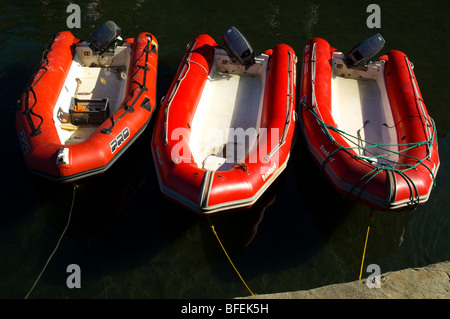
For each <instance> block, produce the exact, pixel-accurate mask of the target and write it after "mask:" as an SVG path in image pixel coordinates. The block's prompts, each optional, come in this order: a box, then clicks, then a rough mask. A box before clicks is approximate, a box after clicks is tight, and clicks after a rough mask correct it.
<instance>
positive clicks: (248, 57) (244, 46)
mask: <svg viewBox="0 0 450 319" xmlns="http://www.w3.org/2000/svg"><path fill="white" fill-rule="evenodd" d="M223 40H224V41H225V45H226V46H227V48H228V50H229V51H230V53H231V55H232V57H233V58H234V59H235V60H237V61H238V62H239V63H240V64H242V65H245V67H246V69H248V68H249V67H250V66H251V65H252V64H254V63H255V54H254V52H253V49H252V47H251V46H250V43H249V42H248V41H247V39H246V38H245V37H244V36H243V35H242V33H241V32H239V30H238V29H236V27H234V26H232V27H231V28H229V29H228V30H227V31H225V32H224V33H223Z"/></svg>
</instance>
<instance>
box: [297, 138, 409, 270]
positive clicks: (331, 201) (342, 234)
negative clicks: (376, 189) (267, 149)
mask: <svg viewBox="0 0 450 319" xmlns="http://www.w3.org/2000/svg"><path fill="white" fill-rule="evenodd" d="M297 143H298V144H297V147H296V149H295V152H296V154H295V159H296V160H295V164H294V165H295V167H296V174H297V178H298V179H299V180H303V181H307V183H300V184H299V185H300V192H301V193H302V196H303V198H304V200H305V203H306V205H307V207H308V210H309V213H310V214H311V217H312V219H313V221H314V224H315V225H316V227H317V229H318V230H319V232H320V234H321V236H322V237H323V240H324V243H325V245H326V246H327V247H328V248H329V249H331V251H333V252H334V253H335V254H336V255H337V256H338V257H339V258H340V259H341V260H342V261H343V262H344V263H345V264H346V265H347V266H348V269H349V270H350V272H352V273H359V270H360V266H361V262H362V256H363V251H364V244H365V239H366V235H367V229H368V226H369V225H370V230H369V237H368V243H367V247H366V255H365V259H364V260H365V262H364V264H365V265H368V264H370V263H377V262H378V261H380V260H382V259H383V258H386V257H388V256H390V255H393V254H394V253H395V252H396V251H397V250H398V249H399V247H400V246H401V244H402V242H403V234H404V233H405V231H406V228H407V227H408V224H409V222H410V220H411V218H412V212H411V211H400V212H382V211H376V210H373V209H371V208H370V207H367V206H365V205H362V204H360V203H357V202H354V201H351V200H348V199H346V198H343V197H342V196H341V195H340V194H339V193H338V192H337V190H335V189H334V188H333V186H332V184H331V183H330V182H329V181H328V180H327V178H326V176H325V174H324V173H323V172H321V170H320V167H319V166H318V165H317V163H316V162H315V161H314V159H313V157H312V155H311V154H310V153H309V151H308V149H307V146H306V142H305V139H304V138H303V136H302V137H301V138H299V139H298V140H297Z"/></svg>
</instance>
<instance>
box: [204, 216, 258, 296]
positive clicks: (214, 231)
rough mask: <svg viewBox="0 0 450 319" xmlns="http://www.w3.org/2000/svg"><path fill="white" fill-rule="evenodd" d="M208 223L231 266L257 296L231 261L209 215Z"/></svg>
mask: <svg viewBox="0 0 450 319" xmlns="http://www.w3.org/2000/svg"><path fill="white" fill-rule="evenodd" d="M208 223H209V225H210V226H211V229H212V231H213V233H214V235H215V236H216V238H217V241H218V242H219V244H220V247H222V250H223V252H224V253H225V255H226V256H227V258H228V261H229V262H230V264H231V266H233V268H234V271H235V272H236V273H237V274H238V276H239V278H241V281H242V282H243V283H244V285H245V287H246V288H247V290H248V291H249V292H250V293H251V295H252V296H256V294H254V293H253V292H252V291H251V290H250V288H249V287H248V285H247V283H246V282H245V280H244V279H243V278H242V276H241V274H240V273H239V271H238V270H237V269H236V266H234V264H233V261H231V258H230V256H228V253H227V251H226V250H225V247H223V245H222V242H221V241H220V239H219V235H217V232H216V230H215V229H214V225H213V224H212V223H211V220H210V219H209V217H208Z"/></svg>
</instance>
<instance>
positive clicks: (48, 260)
mask: <svg viewBox="0 0 450 319" xmlns="http://www.w3.org/2000/svg"><path fill="white" fill-rule="evenodd" d="M76 189H77V185H74V186H73V195H72V204H71V205H70V212H69V218H68V219H67V224H66V227H65V228H64V230H63V232H62V234H61V236H60V237H59V240H58V243H57V244H56V247H55V249H54V250H53V252H52V253H51V255H50V257H48V259H47V262H46V263H45V265H44V268H42V270H41V273H40V274H39V276H38V277H37V279H36V281H35V282H34V284H33V287H31V289H30V291H28V293H27V295H26V296H25V298H24V299H28V296H29V295H30V294H31V292H32V291H33V289H34V287H36V284H37V283H38V281H39V279H41V276H42V274H43V273H44V271H45V269H46V268H47V266H48V264H49V262H50V260H51V259H52V257H53V255H54V254H55V252H56V250H57V249H58V247H59V244H60V243H61V240H62V238H63V237H64V234H65V233H66V231H67V229H68V228H69V224H70V219H71V218H72V210H73V204H74V203H75V192H76Z"/></svg>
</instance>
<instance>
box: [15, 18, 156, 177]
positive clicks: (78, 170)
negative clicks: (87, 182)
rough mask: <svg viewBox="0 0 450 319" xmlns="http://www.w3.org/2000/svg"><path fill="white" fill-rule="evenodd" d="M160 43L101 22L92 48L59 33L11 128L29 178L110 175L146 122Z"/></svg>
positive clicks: (151, 107) (152, 104)
mask: <svg viewBox="0 0 450 319" xmlns="http://www.w3.org/2000/svg"><path fill="white" fill-rule="evenodd" d="M157 57H158V44H157V41H156V39H155V37H154V36H153V35H151V34H150V33H140V34H139V35H138V36H137V37H136V38H134V39H133V38H131V39H126V40H125V41H123V40H122V39H121V38H120V28H119V27H117V25H115V24H114V23H113V22H112V21H108V22H106V23H105V24H104V25H102V26H101V27H100V28H99V29H97V31H96V33H94V35H93V37H92V41H91V43H88V42H85V41H81V40H78V39H76V38H75V37H74V36H73V35H72V33H71V32H69V31H65V32H60V33H58V34H57V35H56V36H55V37H54V39H53V40H52V41H51V43H50V44H49V46H48V47H47V48H46V50H45V51H44V54H43V59H42V61H41V63H40V65H39V67H38V68H37V70H36V71H35V73H34V74H33V76H32V78H31V80H30V82H29V84H28V85H27V87H26V89H25V90H24V93H23V94H22V96H21V98H20V100H19V102H20V103H19V106H20V109H19V111H18V112H17V116H16V128H17V132H18V135H19V139H20V142H21V145H22V149H23V153H24V155H25V160H26V163H27V165H28V167H29V168H30V170H31V171H32V172H33V173H36V174H38V175H41V176H44V177H47V178H49V179H51V180H54V181H57V182H62V183H65V182H76V181H78V180H80V179H82V178H85V177H87V176H91V175H94V174H99V173H102V172H104V171H105V170H107V169H108V168H109V167H110V166H111V165H112V164H113V163H114V161H116V159H117V158H118V157H119V156H120V155H121V154H122V153H123V152H124V151H125V150H126V149H127V147H128V146H129V145H131V143H132V142H133V141H134V140H135V139H136V138H137V137H138V136H139V134H140V133H141V132H142V131H143V130H144V129H145V127H146V125H147V124H148V122H149V121H150V117H151V115H152V113H153V111H154V107H155V102H156V73H157Z"/></svg>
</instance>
